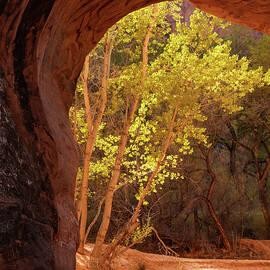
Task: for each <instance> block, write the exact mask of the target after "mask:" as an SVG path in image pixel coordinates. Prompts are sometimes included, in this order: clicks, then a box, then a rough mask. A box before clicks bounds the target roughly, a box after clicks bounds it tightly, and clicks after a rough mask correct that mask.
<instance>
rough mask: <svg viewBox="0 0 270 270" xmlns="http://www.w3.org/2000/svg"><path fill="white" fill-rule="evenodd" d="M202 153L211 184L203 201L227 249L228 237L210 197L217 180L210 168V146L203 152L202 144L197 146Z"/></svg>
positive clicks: (229, 245)
mask: <svg viewBox="0 0 270 270" xmlns="http://www.w3.org/2000/svg"><path fill="white" fill-rule="evenodd" d="M199 148H200V150H201V152H202V154H203V155H204V157H205V163H206V167H207V172H208V173H209V175H210V177H211V180H212V181H211V184H210V187H209V190H208V194H207V198H205V199H204V201H205V202H206V203H207V206H208V210H209V212H210V214H211V217H212V218H213V220H214V222H215V223H216V226H217V228H218V230H219V232H220V235H221V237H222V240H223V244H224V246H225V248H226V249H227V250H231V244H230V242H229V239H228V237H227V235H226V233H225V231H224V229H223V226H222V225H221V222H220V220H219V218H218V217H217V215H216V213H215V210H214V208H213V205H212V202H211V197H212V194H213V191H214V187H215V185H216V182H217V178H216V175H215V173H214V171H213V170H212V167H211V161H210V151H211V148H210V149H208V151H207V152H205V151H204V150H203V148H202V146H199Z"/></svg>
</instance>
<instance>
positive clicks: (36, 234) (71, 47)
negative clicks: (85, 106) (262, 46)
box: [0, 0, 270, 270]
mask: <svg viewBox="0 0 270 270" xmlns="http://www.w3.org/2000/svg"><path fill="white" fill-rule="evenodd" d="M154 2H159V1H156V0H91V1H90V0H46V1H45V0H44V1H40V0H1V1H0V269H65V270H66V269H75V251H76V247H77V244H78V224H77V220H76V218H75V212H74V208H73V193H74V178H75V174H76V169H77V160H78V157H77V152H76V147H75V143H74V141H73V136H72V133H71V130H70V124H69V119H68V110H69V107H70V105H71V102H72V99H73V94H74V89H75V84H76V80H77V77H78V76H79V73H80V71H81V69H82V65H83V62H84V58H85V56H86V54H87V53H88V52H89V51H90V50H91V49H92V48H93V47H94V46H95V45H96V44H97V42H98V41H99V40H100V38H101V37H102V36H103V35H104V33H105V32H106V30H107V29H108V28H109V27H110V26H111V25H113V24H114V23H115V22H116V21H117V20H119V19H120V18H121V17H123V16H125V15H126V14H128V13H129V12H131V11H133V10H136V9H139V8H142V7H144V6H146V5H149V4H152V3H154ZM191 2H192V3H194V5H195V6H197V7H199V8H201V9H203V10H205V11H207V12H209V13H212V14H214V15H216V16H219V17H222V18H225V19H227V20H232V21H234V22H236V23H239V24H244V25H247V26H250V27H251V28H253V29H256V30H258V31H261V32H264V33H270V22H269V18H270V3H269V1H268V0H192V1H191Z"/></svg>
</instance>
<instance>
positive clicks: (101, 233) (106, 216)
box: [92, 96, 139, 259]
mask: <svg viewBox="0 0 270 270" xmlns="http://www.w3.org/2000/svg"><path fill="white" fill-rule="evenodd" d="M138 100H139V97H138V96H137V97H135V100H134V102H133V103H132V106H131V108H130V112H129V115H128V116H127V117H126V120H125V123H124V129H123V132H122V136H121V140H120V143H119V147H118V154H117V156H116V159H115V165H114V168H113V172H112V177H111V180H110V182H109V186H108V189H107V192H106V197H105V207H104V212H103V217H102V223H101V225H100V228H99V230H98V234H97V238H96V242H95V246H94V249H93V252H92V257H94V258H97V259H98V258H99V257H100V256H101V253H102V245H103V243H104V240H105V236H106V234H107V231H108V227H109V223H110V219H111V209H112V201H113V194H114V190H115V187H116V185H117V183H118V180H119V176H120V168H121V163H122V159H123V156H124V152H125V149H126V144H127V140H128V130H129V128H130V125H131V122H132V120H133V117H134V114H135V111H136V108H137V104H138ZM126 114H128V112H126Z"/></svg>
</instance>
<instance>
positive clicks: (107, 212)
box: [92, 4, 158, 260]
mask: <svg viewBox="0 0 270 270" xmlns="http://www.w3.org/2000/svg"><path fill="white" fill-rule="evenodd" d="M157 10H158V5H157V4H154V7H153V15H152V18H153V21H152V22H150V23H149V26H148V30H147V33H146V35H145V38H144V42H143V47H142V63H143V67H142V76H143V79H146V76H147V66H148V44H149V40H150V36H151V33H152V30H153V22H154V21H155V19H156V14H157ZM138 101H139V96H138V95H137V96H136V97H135V100H134V102H133V104H132V106H131V109H130V113H129V115H127V112H126V118H125V123H124V130H123V134H122V136H121V141H120V144H119V148H118V154H117V157H116V161H115V167H114V169H113V173H112V178H111V180H110V183H109V187H108V190H107V193H106V199H105V207H104V213H103V218H102V223H101V226H100V228H99V231H98V235H97V238H96V243H95V247H94V249H93V252H92V257H93V258H95V259H96V260H99V258H100V257H101V255H102V246H103V243H104V240H105V237H106V234H107V231H108V227H109V223H110V219H111V208H112V201H113V194H114V190H115V187H116V185H117V182H118V180H119V176H120V167H121V163H122V159H123V155H124V151H125V148H126V144H127V140H128V130H129V127H130V125H131V122H132V120H133V117H134V114H135V111H136V108H137V105H138ZM136 227H137V226H136ZM136 227H135V228H136ZM106 257H107V255H106V254H104V258H106Z"/></svg>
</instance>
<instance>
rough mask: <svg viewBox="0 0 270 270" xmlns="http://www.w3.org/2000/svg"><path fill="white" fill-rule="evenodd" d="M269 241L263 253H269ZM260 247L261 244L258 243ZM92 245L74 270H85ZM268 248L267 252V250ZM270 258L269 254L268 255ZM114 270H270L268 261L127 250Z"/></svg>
mask: <svg viewBox="0 0 270 270" xmlns="http://www.w3.org/2000/svg"><path fill="white" fill-rule="evenodd" d="M269 244H270V241H267V245H264V246H265V247H264V249H265V250H264V252H267V253H268V251H269V252H270V245H269ZM259 246H261V243H259ZM92 247H93V245H92V244H87V245H86V246H85V251H86V252H85V253H86V254H85V255H81V254H79V253H77V257H76V258H77V267H76V270H87V265H88V261H89V255H88V254H89V253H90V252H91V249H92ZM268 248H269V250H268ZM269 256H270V253H269ZM112 269H114V270H251V269H252V270H270V260H238V259H237V260H236V259H226V260H221V259H190V258H177V257H172V256H165V255H158V254H151V253H144V252H140V251H137V250H135V249H129V250H127V251H126V252H125V253H123V254H122V255H120V256H119V257H118V258H117V259H116V260H115V261H114V263H113V264H112Z"/></svg>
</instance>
